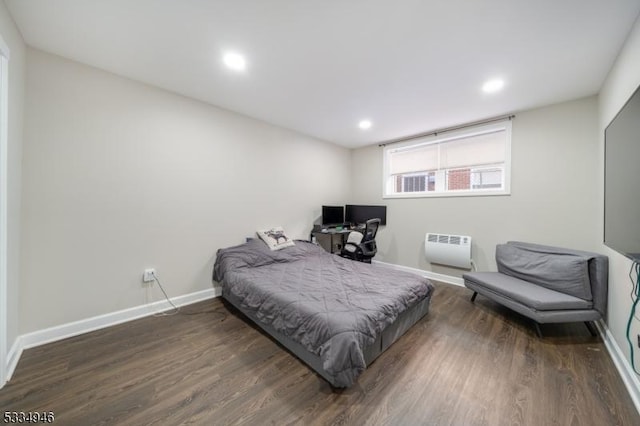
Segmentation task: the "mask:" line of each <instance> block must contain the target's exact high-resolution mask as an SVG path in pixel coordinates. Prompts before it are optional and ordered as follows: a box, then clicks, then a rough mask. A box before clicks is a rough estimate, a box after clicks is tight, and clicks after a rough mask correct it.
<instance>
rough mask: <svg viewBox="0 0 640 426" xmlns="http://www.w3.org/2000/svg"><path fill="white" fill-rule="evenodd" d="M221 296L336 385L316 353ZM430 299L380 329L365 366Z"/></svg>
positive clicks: (425, 310)
mask: <svg viewBox="0 0 640 426" xmlns="http://www.w3.org/2000/svg"><path fill="white" fill-rule="evenodd" d="M222 297H223V298H224V299H225V300H226V301H228V302H229V303H231V305H233V306H234V307H235V308H236V309H237V310H239V311H240V312H242V313H243V314H244V315H245V316H246V317H247V318H249V319H250V320H251V321H253V322H254V323H255V324H256V325H257V326H258V327H260V328H261V329H262V330H264V331H266V332H267V333H268V334H270V335H271V337H273V338H274V339H276V340H277V341H278V342H280V343H281V344H282V345H283V346H284V347H285V348H287V349H288V350H289V351H290V352H292V353H293V354H294V355H295V356H297V357H298V358H300V359H301V360H302V361H303V362H304V363H305V364H307V365H308V366H309V367H311V368H312V369H313V370H314V371H316V372H317V373H318V374H319V375H320V376H322V377H323V378H324V379H325V380H326V381H328V382H329V383H330V384H331V386H333V387H336V386H335V384H334V383H333V382H332V379H331V377H330V376H329V375H328V374H327V373H326V372H325V370H324V369H323V368H322V360H321V359H320V357H319V356H318V355H316V354H314V353H311V352H309V351H308V350H307V349H306V348H305V347H304V346H302V345H301V344H299V343H297V342H294V341H293V340H291V339H290V338H289V337H287V336H285V335H283V334H282V333H280V332H278V331H276V330H275V329H274V328H273V327H271V326H270V325H267V324H263V323H261V322H260V321H259V320H258V319H257V318H256V316H255V315H254V314H253V313H251V312H249V311H247V310H244V309H242V306H241V302H240V300H239V299H238V298H236V297H234V296H233V295H232V294H229V293H228V292H225V291H224V288H223V291H222ZM430 301H431V295H428V296H427V297H425V298H424V299H422V300H421V301H420V302H418V303H417V304H415V305H414V306H412V307H411V308H409V309H407V310H406V311H404V312H403V313H401V314H400V315H399V316H398V318H397V319H396V320H395V321H394V322H393V323H391V324H389V325H388V326H387V328H385V329H384V330H383V331H382V333H381V334H380V336H378V338H377V339H376V340H375V341H374V342H373V344H371V345H370V346H368V347H366V348H364V350H363V352H364V359H365V362H366V364H367V366H368V365H370V364H371V363H372V362H373V361H374V360H375V359H376V358H377V357H378V356H380V354H382V353H383V352H384V351H386V350H387V349H388V348H389V346H391V345H392V344H393V343H394V342H395V341H396V340H398V339H399V338H400V337H401V336H402V335H403V334H404V333H405V332H406V331H407V330H409V329H410V328H411V327H412V326H413V325H414V324H415V323H417V322H418V321H420V319H421V318H422V317H423V316H425V315H426V314H427V313H428V311H429V302H430Z"/></svg>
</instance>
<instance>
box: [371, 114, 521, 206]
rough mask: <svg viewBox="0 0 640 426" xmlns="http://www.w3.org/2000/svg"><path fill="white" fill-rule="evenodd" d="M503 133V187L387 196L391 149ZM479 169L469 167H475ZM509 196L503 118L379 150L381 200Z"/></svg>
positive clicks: (508, 134) (507, 148) (508, 148)
mask: <svg viewBox="0 0 640 426" xmlns="http://www.w3.org/2000/svg"><path fill="white" fill-rule="evenodd" d="M497 130H504V131H505V132H506V137H507V142H506V146H505V164H504V188H503V189H499V190H495V189H476V190H469V191H467V190H452V191H442V192H431V193H429V192H406V193H389V192H388V189H389V178H390V174H389V168H390V166H389V164H390V162H389V160H388V155H389V152H390V151H391V150H394V151H395V150H397V149H398V148H404V147H407V148H408V147H417V146H423V145H432V144H437V143H443V142H448V141H453V140H456V139H460V138H463V137H473V136H479V135H482V134H485V133H491V132H495V131H497ZM477 167H480V166H471V168H477ZM501 195H511V119H505V120H501V121H498V122H494V123H489V124H480V125H474V126H469V127H465V128H464V129H460V130H452V131H447V132H443V133H437V132H434V134H432V135H428V136H421V137H417V138H412V139H409V140H406V141H403V142H397V143H394V144H392V145H385V146H384V147H383V151H382V198H383V199H384V198H434V197H436V198H438V197H488V196H501Z"/></svg>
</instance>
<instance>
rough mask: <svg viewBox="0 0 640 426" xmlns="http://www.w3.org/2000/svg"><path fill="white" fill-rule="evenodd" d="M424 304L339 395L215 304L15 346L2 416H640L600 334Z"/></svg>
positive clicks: (411, 421)
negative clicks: (538, 331) (17, 352)
mask: <svg viewBox="0 0 640 426" xmlns="http://www.w3.org/2000/svg"><path fill="white" fill-rule="evenodd" d="M436 285H437V288H436V293H435V295H434V297H433V301H432V304H431V311H430V312H429V314H428V315H427V316H426V317H425V318H423V319H422V320H421V321H420V322H419V323H418V324H416V325H415V326H414V327H413V328H412V329H411V330H409V332H408V333H407V334H406V335H405V336H403V337H402V338H401V339H400V340H399V341H398V342H397V343H396V344H395V345H393V346H392V347H391V348H390V349H389V350H388V351H387V352H385V353H384V354H382V355H381V356H380V358H378V359H377V360H376V361H375V362H374V363H373V364H372V365H371V366H370V367H369V368H368V370H367V371H365V372H364V373H363V375H362V376H360V379H359V381H358V384H357V385H356V386H354V387H352V388H350V389H347V390H332V388H331V387H330V386H329V385H328V384H327V383H326V382H325V381H324V380H323V379H322V378H320V377H319V376H318V375H317V374H315V373H313V372H312V371H311V370H310V369H308V368H307V367H306V366H305V365H304V364H302V363H301V362H300V361H298V360H297V359H296V358H295V357H294V356H292V355H291V354H289V353H288V352H287V351H286V350H285V349H283V348H282V347H281V346H279V345H278V344H277V343H275V342H274V341H273V340H271V339H270V338H269V337H267V336H266V335H265V334H263V333H261V332H260V331H259V330H257V329H256V328H255V327H253V326H251V325H249V324H248V323H247V322H246V321H245V320H244V319H242V317H240V316H239V314H238V313H237V311H235V310H233V309H232V308H230V307H229V306H227V305H225V304H224V303H223V302H222V300H221V299H214V300H212V301H207V302H202V303H199V304H195V305H191V306H190V307H188V308H187V309H184V308H183V312H202V311H204V313H199V314H194V315H184V314H180V315H176V316H168V317H149V318H144V319H141V320H137V321H133V322H130V323H127V324H123V325H119V326H115V327H110V328H108V329H105V330H100V331H96V332H93V333H89V334H85V335H83V336H78V337H74V338H70V339H67V340H64V341H60V342H56V343H52V344H48V345H45V346H41V347H38V348H33V349H29V350H27V351H25V352H24V354H23V355H22V358H21V360H20V363H19V365H18V367H17V369H16V372H15V374H14V376H13V378H12V380H11V381H10V382H9V383H8V384H7V385H6V386H5V388H4V389H2V390H0V408H2V412H4V411H7V410H11V411H34V410H38V411H43V410H46V411H53V412H54V413H55V416H56V424H62V425H91V424H100V425H105V424H113V425H115V424H117V425H143V424H161V425H177V424H203V425H211V424H216V425H224V424H255V425H265V424H273V425H285V424H337V425H352V424H353V425H361V424H367V425H379V424H381V425H492V426H493V425H536V426H538V425H640V417H639V416H638V413H637V412H636V410H635V409H634V406H633V404H632V401H631V399H630V397H629V395H628V394H627V392H626V390H625V388H624V385H623V384H622V381H621V379H620V378H619V376H618V374H617V372H616V371H615V368H614V366H613V363H612V361H611V360H610V358H609V356H608V354H607V352H606V350H605V348H604V345H603V343H602V342H601V341H600V339H599V338H593V337H591V336H590V335H589V332H588V330H587V329H586V327H584V325H582V324H573V325H547V326H543V327H542V330H543V333H544V334H545V337H544V338H542V339H539V338H537V337H536V335H535V331H534V329H533V327H532V326H531V323H529V322H528V320H526V319H524V318H522V317H520V316H518V315H516V314H514V313H511V312H510V311H508V310H506V309H504V308H502V307H500V306H498V305H496V304H494V303H493V302H490V301H488V300H486V299H484V298H482V297H478V299H477V300H476V302H475V304H472V303H470V302H469V296H470V292H469V291H468V290H466V289H464V288H460V287H455V286H449V285H446V284H439V283H436Z"/></svg>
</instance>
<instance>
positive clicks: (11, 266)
mask: <svg viewBox="0 0 640 426" xmlns="http://www.w3.org/2000/svg"><path fill="white" fill-rule="evenodd" d="M0 34H1V35H2V38H3V39H4V41H5V42H6V43H7V45H8V46H9V49H10V50H11V59H10V60H9V111H8V114H9V131H8V163H9V164H8V170H7V174H8V176H7V184H8V194H7V199H8V212H7V213H8V214H7V227H8V229H7V230H8V235H7V241H8V256H7V257H8V259H7V350H9V349H10V348H11V346H12V345H13V343H14V342H15V340H16V338H17V337H18V335H19V325H18V321H19V312H18V305H19V299H20V294H19V293H20V292H19V289H20V278H21V277H20V227H21V225H20V222H21V215H20V208H21V192H22V189H21V180H22V127H23V126H22V119H23V103H24V84H25V82H24V73H25V44H24V41H23V40H22V36H21V35H20V33H19V31H18V29H17V28H16V26H15V24H14V22H13V19H12V18H11V15H9V12H8V10H7V8H6V6H5V4H4V2H0Z"/></svg>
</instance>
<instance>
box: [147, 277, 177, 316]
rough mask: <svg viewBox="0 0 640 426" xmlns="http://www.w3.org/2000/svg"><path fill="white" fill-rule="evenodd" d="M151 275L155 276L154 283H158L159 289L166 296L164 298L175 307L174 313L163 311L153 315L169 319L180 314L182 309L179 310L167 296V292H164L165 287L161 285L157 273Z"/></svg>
mask: <svg viewBox="0 0 640 426" xmlns="http://www.w3.org/2000/svg"><path fill="white" fill-rule="evenodd" d="M151 275H152V276H153V281H155V282H156V283H158V287H160V290H162V294H164V298H165V299H166V300H167V302H169V304H170V305H171V306H172V307H173V311H171V312H166V311H162V312H158V313H155V314H153V315H154V316H156V317H167V316H171V315H175V314H177V313H178V312H180V308H178V307H177V306H176V305H174V304H173V302H172V301H171V299H169V296H167V292H166V291H164V287H162V284H160V280H159V279H158V277H157V276H156V273H155V271H154V272H151Z"/></svg>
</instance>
